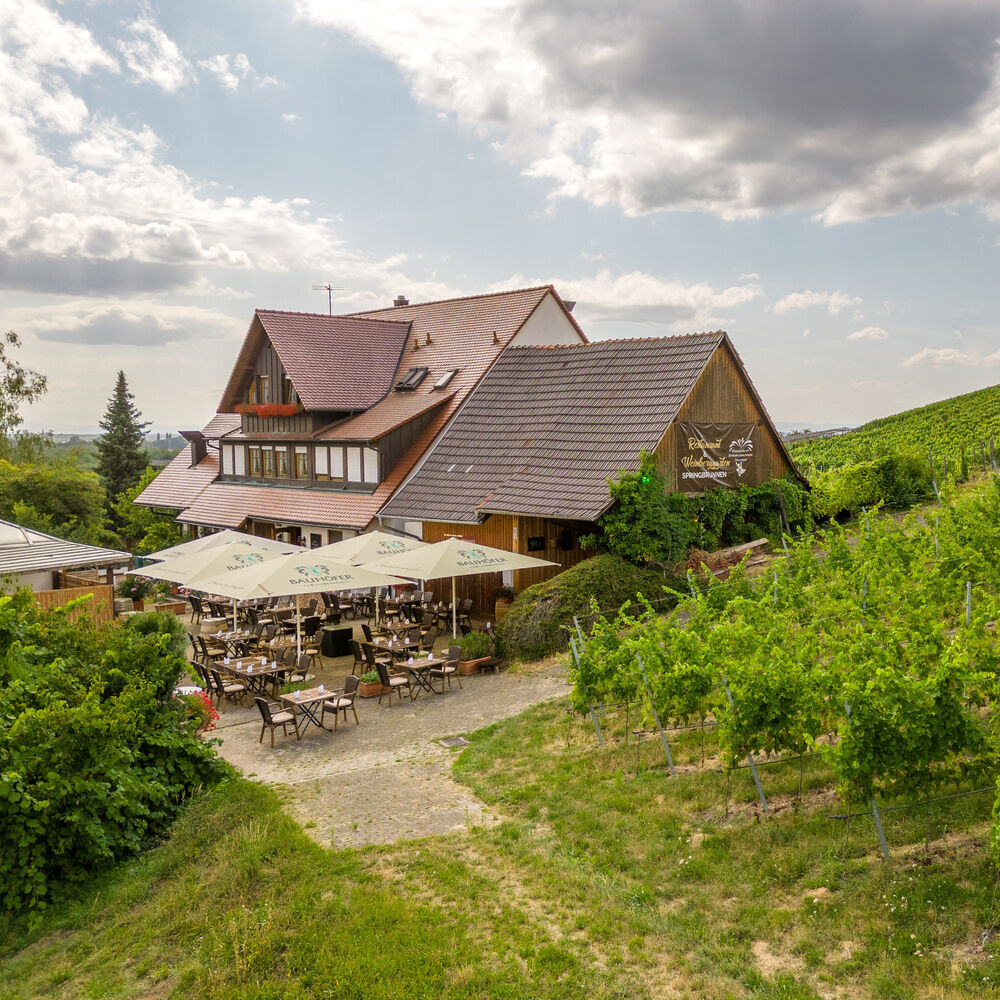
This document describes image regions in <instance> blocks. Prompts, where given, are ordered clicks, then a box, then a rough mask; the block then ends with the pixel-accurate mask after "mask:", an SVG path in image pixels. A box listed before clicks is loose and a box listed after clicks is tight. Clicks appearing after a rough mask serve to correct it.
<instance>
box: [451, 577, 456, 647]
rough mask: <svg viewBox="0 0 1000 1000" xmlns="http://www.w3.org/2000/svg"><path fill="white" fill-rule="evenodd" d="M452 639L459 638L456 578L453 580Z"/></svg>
mask: <svg viewBox="0 0 1000 1000" xmlns="http://www.w3.org/2000/svg"><path fill="white" fill-rule="evenodd" d="M451 637H452V639H457V638H458V601H456V600H455V578H454V577H452V578H451Z"/></svg>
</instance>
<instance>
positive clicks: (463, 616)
mask: <svg viewBox="0 0 1000 1000" xmlns="http://www.w3.org/2000/svg"><path fill="white" fill-rule="evenodd" d="M458 624H459V625H468V626H469V628H470V629H471V628H472V598H471V597H463V598H462V599H461V600H460V601H459V602H458ZM462 634H463V635H465V634H466V633H465V632H463V633H462Z"/></svg>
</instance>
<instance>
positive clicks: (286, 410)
mask: <svg viewBox="0 0 1000 1000" xmlns="http://www.w3.org/2000/svg"><path fill="white" fill-rule="evenodd" d="M304 409H305V407H304V406H303V405H302V404H301V403H237V404H236V412H237V413H245V414H247V415H248V416H251V417H262V418H264V419H270V418H272V417H294V416H295V415H296V414H299V413H301V412H302V411H303V410H304Z"/></svg>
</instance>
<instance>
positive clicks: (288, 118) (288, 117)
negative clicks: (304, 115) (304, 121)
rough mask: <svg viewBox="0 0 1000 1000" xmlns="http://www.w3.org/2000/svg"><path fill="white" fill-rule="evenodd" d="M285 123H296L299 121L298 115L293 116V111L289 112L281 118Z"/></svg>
mask: <svg viewBox="0 0 1000 1000" xmlns="http://www.w3.org/2000/svg"><path fill="white" fill-rule="evenodd" d="M281 117H282V118H283V119H284V120H285V121H286V122H297V121H298V120H299V117H300V116H299V115H297V114H295V112H294V111H290V112H288V113H287V114H283V115H282V116H281Z"/></svg>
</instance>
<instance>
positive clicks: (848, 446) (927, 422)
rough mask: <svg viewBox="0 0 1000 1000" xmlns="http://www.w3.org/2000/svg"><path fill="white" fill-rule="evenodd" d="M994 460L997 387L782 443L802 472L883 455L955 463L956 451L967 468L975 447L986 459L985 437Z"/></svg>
mask: <svg viewBox="0 0 1000 1000" xmlns="http://www.w3.org/2000/svg"><path fill="white" fill-rule="evenodd" d="M991 437H992V438H993V439H994V446H995V449H996V451H997V459H998V461H1000V385H994V386H990V387H989V388H987V389H979V390H977V391H976V392H968V393H966V394H965V395H963V396H953V397H952V398H951V399H942V400H941V401H940V402H938V403H930V404H928V405H927V406H921V407H918V408H917V409H915V410H905V411H904V412H902V413H895V414H893V415H892V416H889V417H879V419H878V420H872V421H869V422H868V423H867V424H862V425H861V426H860V427H858V428H856V429H855V430H852V431H849V432H847V433H846V434H837V435H835V436H832V437H815V438H809V439H806V440H797V441H796V440H791V441H789V440H787V439H786V444H787V445H788V450H789V451H790V452H791V455H792V458H794V459H795V462H796V464H797V465H798V466H799V468H800V469H802V470H803V471H804V472H808V470H809V469H810V468H817V469H829V468H837V467H838V466H842V465H850V464H852V463H854V462H865V461H870V460H871V459H873V458H879V457H880V456H882V455H886V454H889V453H893V452H895V453H900V454H914V455H919V456H921V457H926V456H927V454H928V452H929V451H931V452H933V454H934V462H935V466H938V467H940V466H939V463H943V462H944V461H945V460H947V462H948V464H949V466H952V464H953V463H957V462H960V461H961V455H962V449H963V447H964V449H965V455H966V460H967V461H968V463H969V467H970V469H975V468H977V467H980V463H981V462H982V452H981V450H980V449H981V446H983V445H984V446H985V454H986V458H987V460H988V459H989V447H990V438H991Z"/></svg>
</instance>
